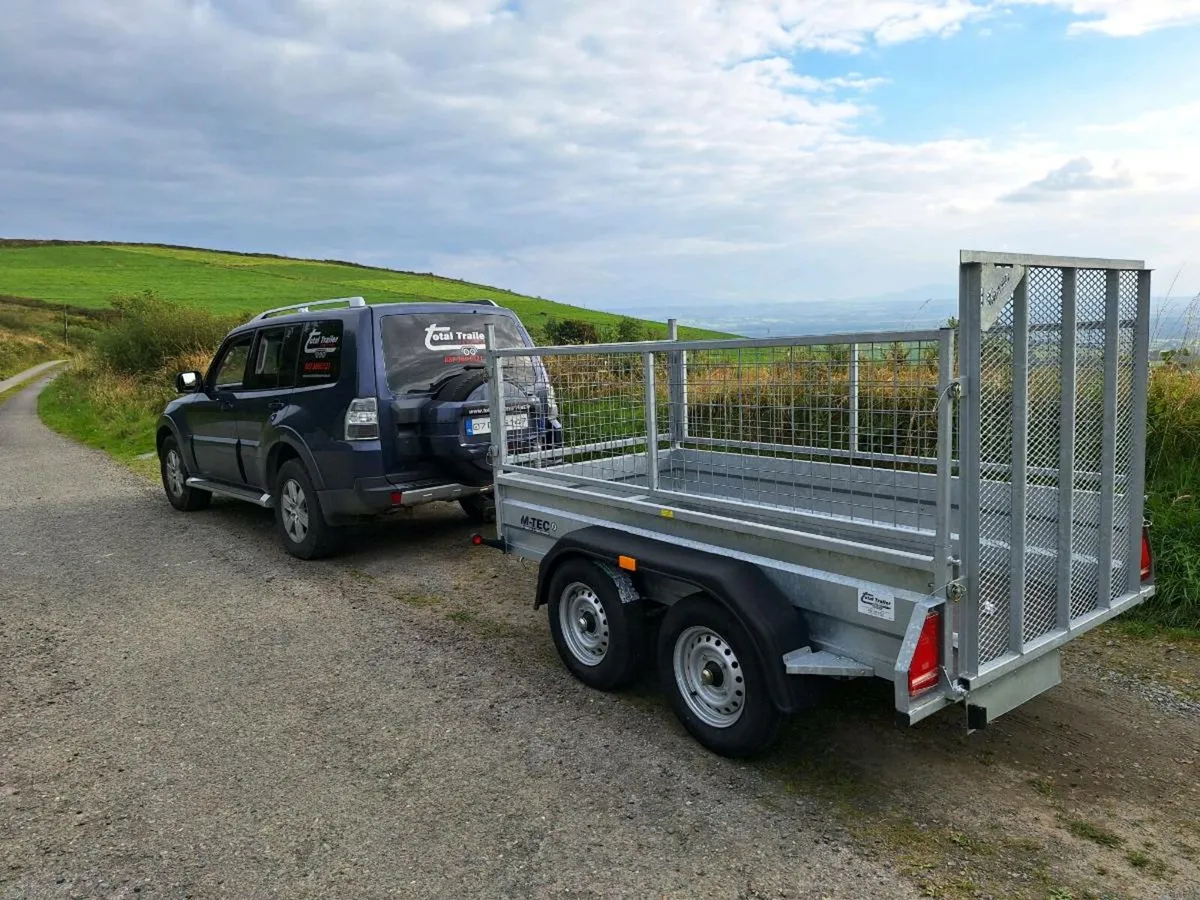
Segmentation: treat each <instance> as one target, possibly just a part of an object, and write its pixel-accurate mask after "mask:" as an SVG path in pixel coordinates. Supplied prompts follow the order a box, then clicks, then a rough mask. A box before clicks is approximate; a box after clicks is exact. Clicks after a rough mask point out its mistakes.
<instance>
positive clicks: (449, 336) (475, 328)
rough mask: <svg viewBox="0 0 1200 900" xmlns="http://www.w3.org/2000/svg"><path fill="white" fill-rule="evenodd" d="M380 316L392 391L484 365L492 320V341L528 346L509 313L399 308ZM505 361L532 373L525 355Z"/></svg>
mask: <svg viewBox="0 0 1200 900" xmlns="http://www.w3.org/2000/svg"><path fill="white" fill-rule="evenodd" d="M379 322H380V325H379V328H380V333H381V335H382V337H383V355H384V365H385V366H386V367H387V382H388V387H389V388H391V390H392V393H393V394H406V393H411V392H413V391H427V390H430V389H431V388H433V387H434V386H436V385H437V383H438V382H440V381H443V380H444V379H445V378H446V377H447V376H448V375H452V374H454V373H455V372H460V371H462V370H463V369H471V368H483V365H484V357H483V330H484V326H486V325H495V326H496V343H497V344H498V345H499V346H500V347H525V346H528V343H527V341H526V339H525V336H524V335H523V334H522V333H521V329H520V328H519V327H518V326H517V323H516V322H515V321H513V320H512V319H510V318H509V317H508V316H498V315H488V314H486V313H482V314H481V313H439V314H437V315H412V314H408V313H397V314H394V315H390V316H383V317H382V318H381V319H380V320H379ZM506 364H508V365H512V364H515V366H516V367H517V368H521V367H529V368H530V370H531V372H530V374H532V362H531V361H530V360H529V359H528V358H521V357H518V358H514V359H511V360H507V361H506ZM531 380H532V379H531Z"/></svg>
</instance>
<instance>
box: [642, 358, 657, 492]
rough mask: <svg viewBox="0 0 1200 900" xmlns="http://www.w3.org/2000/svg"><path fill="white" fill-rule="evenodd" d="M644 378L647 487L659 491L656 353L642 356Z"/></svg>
mask: <svg viewBox="0 0 1200 900" xmlns="http://www.w3.org/2000/svg"><path fill="white" fill-rule="evenodd" d="M642 373H643V375H642V377H643V380H644V381H645V386H646V401H645V402H646V465H647V471H646V486H647V487H648V488H649V489H650V490H651V491H657V490H658V401H657V398H656V397H655V391H654V353H653V352H652V351H650V350H647V351H646V352H645V353H643V354H642Z"/></svg>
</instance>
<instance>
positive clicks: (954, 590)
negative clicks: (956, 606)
mask: <svg viewBox="0 0 1200 900" xmlns="http://www.w3.org/2000/svg"><path fill="white" fill-rule="evenodd" d="M966 593H967V589H966V587H965V586H964V585H963V583H962V580H961V579H958V580H955V581H952V582H950V583H949V584H948V585H946V599H947V600H949V601H950V602H951V603H958V602H959V601H960V600H962V598H963V596H964V595H965V594H966Z"/></svg>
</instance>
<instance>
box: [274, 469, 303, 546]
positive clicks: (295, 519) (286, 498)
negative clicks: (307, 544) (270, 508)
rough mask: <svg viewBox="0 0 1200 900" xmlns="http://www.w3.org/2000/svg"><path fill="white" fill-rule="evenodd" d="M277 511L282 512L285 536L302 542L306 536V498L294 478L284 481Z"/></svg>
mask: <svg viewBox="0 0 1200 900" xmlns="http://www.w3.org/2000/svg"><path fill="white" fill-rule="evenodd" d="M279 511H280V512H281V513H282V514H283V530H284V531H285V532H287V536H288V537H289V538H290V539H291V540H292V541H293V542H294V543H297V544H299V543H302V542H303V541H304V539H305V538H306V537H308V498H307V497H305V496H304V488H302V487H300V483H299V482H297V481H296V479H294V478H289V479H288V480H287V481H286V482H284V485H283V492H282V494H281V495H280V497H279Z"/></svg>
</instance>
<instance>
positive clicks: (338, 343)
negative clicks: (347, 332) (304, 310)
mask: <svg viewBox="0 0 1200 900" xmlns="http://www.w3.org/2000/svg"><path fill="white" fill-rule="evenodd" d="M341 371H342V322H341V320H340V319H326V320H324V321H320V322H306V323H305V324H304V330H303V331H301V332H300V371H299V372H298V373H297V376H296V386H297V387H307V386H309V385H312V384H329V383H331V382H334V381H337V380H338V376H339V375H340V374H341Z"/></svg>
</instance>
